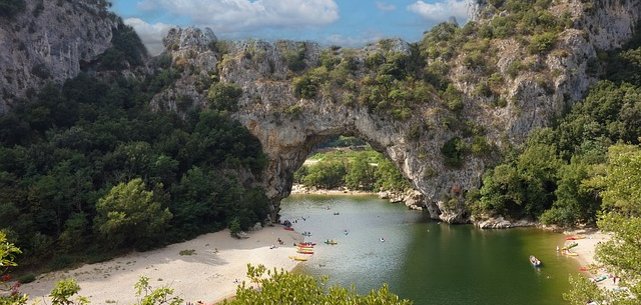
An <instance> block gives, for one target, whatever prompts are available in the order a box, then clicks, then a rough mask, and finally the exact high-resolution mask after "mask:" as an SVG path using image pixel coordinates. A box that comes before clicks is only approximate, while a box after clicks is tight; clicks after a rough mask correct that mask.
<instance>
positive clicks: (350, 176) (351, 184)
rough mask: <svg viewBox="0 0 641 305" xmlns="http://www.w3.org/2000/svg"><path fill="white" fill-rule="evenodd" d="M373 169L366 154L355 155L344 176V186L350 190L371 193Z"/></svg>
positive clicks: (373, 178)
mask: <svg viewBox="0 0 641 305" xmlns="http://www.w3.org/2000/svg"><path fill="white" fill-rule="evenodd" d="M374 175H375V172H374V168H373V167H372V166H371V165H370V164H369V162H368V158H367V155H366V154H357V155H356V157H355V158H354V160H352V162H350V164H349V166H348V168H347V174H346V175H345V178H344V180H345V186H347V187H348V188H349V189H352V190H366V191H371V190H372V189H373V188H374V182H375V176H374Z"/></svg>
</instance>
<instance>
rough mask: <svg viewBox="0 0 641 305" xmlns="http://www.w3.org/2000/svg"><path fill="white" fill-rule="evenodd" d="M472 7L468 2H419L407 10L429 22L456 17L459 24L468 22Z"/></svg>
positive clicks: (453, 0)
mask: <svg viewBox="0 0 641 305" xmlns="http://www.w3.org/2000/svg"><path fill="white" fill-rule="evenodd" d="M470 5H471V4H470V3H469V1H466V0H443V1H441V2H435V3H425V2H423V1H421V0H419V1H416V2H414V3H412V4H411V5H408V6H407V9H408V10H409V11H411V12H414V13H416V14H418V15H420V16H421V17H423V18H424V19H427V20H429V21H434V22H441V21H446V20H448V19H449V18H450V17H456V20H458V21H459V22H466V21H467V20H468V19H469V18H470V16H469V11H470Z"/></svg>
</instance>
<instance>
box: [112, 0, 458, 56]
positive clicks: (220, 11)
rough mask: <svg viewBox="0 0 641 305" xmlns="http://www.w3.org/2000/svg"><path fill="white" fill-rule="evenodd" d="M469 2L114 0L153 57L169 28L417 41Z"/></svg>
mask: <svg viewBox="0 0 641 305" xmlns="http://www.w3.org/2000/svg"><path fill="white" fill-rule="evenodd" d="M467 1H469V0H380V1H375V0H137V1H132V0H113V1H112V2H113V7H112V10H113V11H114V12H116V13H117V14H119V15H120V16H122V17H123V19H124V20H125V23H127V24H129V25H132V26H133V27H134V28H135V29H136V31H137V32H138V33H139V35H140V36H141V37H142V39H143V41H144V42H145V44H147V46H148V48H149V49H150V51H151V52H152V53H158V52H159V51H160V50H161V41H162V36H163V35H164V34H165V33H166V32H167V30H168V29H169V28H171V27H174V26H181V27H186V26H198V27H210V28H212V29H213V30H214V32H215V33H216V35H217V36H218V37H219V38H223V39H246V38H255V39H266V40H276V39H293V40H314V41H318V42H320V43H322V44H326V45H332V44H335V45H341V46H361V45H364V44H365V43H367V42H371V41H374V40H378V39H381V38H387V37H400V38H403V39H405V40H407V41H417V40H419V39H420V37H421V35H422V33H423V31H425V30H428V29H429V28H430V27H432V26H433V25H434V24H436V23H438V22H442V21H446V20H448V19H449V18H450V17H452V16H454V17H456V19H457V20H458V21H459V23H463V22H465V21H466V20H467V15H468V12H469V6H468V4H467Z"/></svg>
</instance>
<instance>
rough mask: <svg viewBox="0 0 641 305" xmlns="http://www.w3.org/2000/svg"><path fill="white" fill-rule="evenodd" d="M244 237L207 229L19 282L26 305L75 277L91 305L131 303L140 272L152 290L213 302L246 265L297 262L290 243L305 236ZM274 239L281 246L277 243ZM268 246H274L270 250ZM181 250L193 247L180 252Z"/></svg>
mask: <svg viewBox="0 0 641 305" xmlns="http://www.w3.org/2000/svg"><path fill="white" fill-rule="evenodd" d="M248 236H249V238H247V239H236V238H233V237H231V235H230V234H229V230H223V231H219V232H216V233H208V234H204V235H201V236H198V237H196V238H195V239H192V240H189V241H185V242H181V243H176V244H171V245H168V246H166V247H163V248H160V249H156V250H152V251H147V252H132V253H129V254H127V255H125V256H121V257H117V258H114V259H111V260H109V261H106V262H101V263H96V264H85V265H83V266H81V267H79V268H75V269H71V270H63V271H54V272H49V273H44V274H41V275H39V276H38V277H37V279H36V281H34V282H31V283H27V284H23V285H22V286H21V287H20V291H21V293H26V294H27V295H29V297H30V301H31V303H30V304H47V303H48V304H50V303H51V301H50V300H49V298H48V297H47V295H48V294H49V292H50V291H51V289H53V286H54V285H55V283H56V282H57V281H59V280H62V279H66V278H75V279H76V281H77V282H78V285H80V288H81V290H80V292H79V294H80V295H82V296H85V297H87V298H88V299H89V300H90V302H91V303H92V304H110V303H117V304H133V303H135V302H136V301H137V300H138V298H136V296H135V291H134V284H135V283H136V282H137V281H138V279H139V278H140V276H143V275H144V276H147V277H149V283H150V285H151V286H152V288H153V289H156V288H160V287H169V288H172V289H174V295H175V296H178V297H180V298H182V299H184V301H185V302H191V303H194V304H196V303H197V302H198V301H202V302H204V303H205V304H217V303H220V302H222V301H223V300H225V299H228V298H230V297H233V296H234V295H235V294H236V287H237V286H238V281H240V282H242V281H245V280H246V273H247V264H252V265H259V264H262V265H265V267H267V268H268V269H273V268H277V269H284V270H287V271H291V270H293V269H294V267H296V266H297V265H298V264H299V263H300V262H298V261H294V260H292V259H290V258H289V256H293V255H296V247H294V246H293V244H294V243H297V242H300V241H302V240H303V236H302V235H300V234H299V233H297V232H292V231H286V230H284V229H283V227H282V226H280V225H275V226H273V227H270V226H268V227H264V228H262V229H260V230H257V231H252V232H249V233H248ZM278 238H280V239H282V240H283V242H284V244H283V245H278V242H277V239H278ZM272 245H278V246H277V247H276V248H273V249H271V246H272ZM185 250H188V251H191V250H194V252H193V254H191V255H185V254H184V252H183V255H181V254H180V252H181V251H185ZM114 301H115V302H114Z"/></svg>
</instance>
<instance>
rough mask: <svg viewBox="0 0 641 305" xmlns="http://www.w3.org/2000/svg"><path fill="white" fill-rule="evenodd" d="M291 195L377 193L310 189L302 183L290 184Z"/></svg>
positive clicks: (371, 193) (372, 193)
mask: <svg viewBox="0 0 641 305" xmlns="http://www.w3.org/2000/svg"><path fill="white" fill-rule="evenodd" d="M291 194H292V195H295V194H314V195H377V193H374V192H365V191H353V190H347V189H339V190H328V189H310V188H307V187H305V186H304V185H302V184H294V185H292V191H291Z"/></svg>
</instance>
